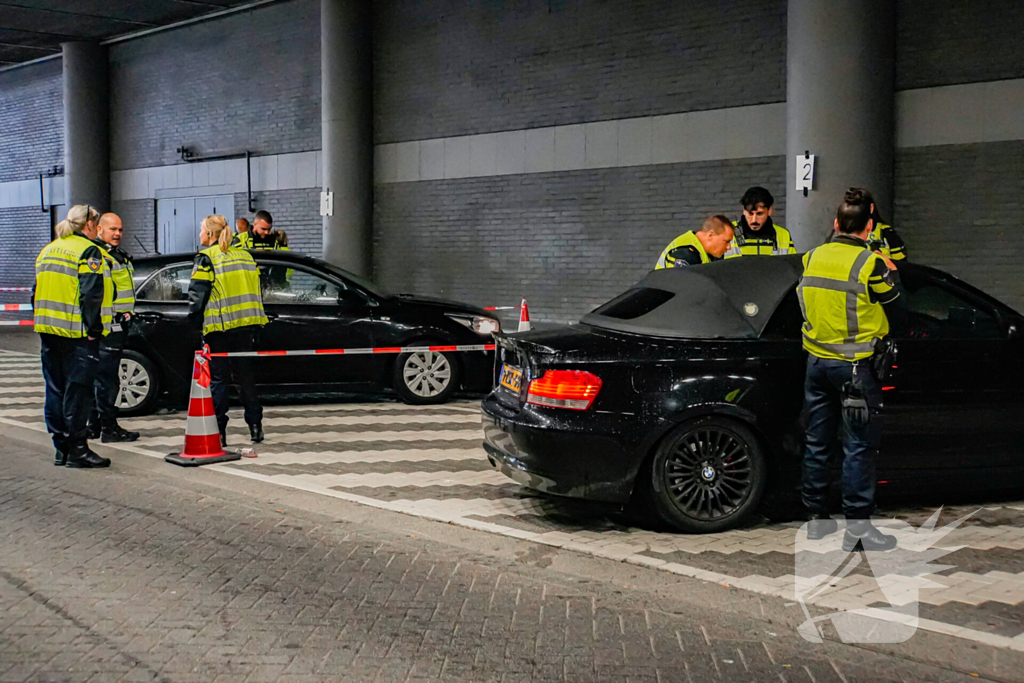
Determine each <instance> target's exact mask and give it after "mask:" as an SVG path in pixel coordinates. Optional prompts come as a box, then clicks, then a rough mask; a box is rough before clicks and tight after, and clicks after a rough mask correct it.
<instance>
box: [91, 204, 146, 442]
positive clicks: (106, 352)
mask: <svg viewBox="0 0 1024 683" xmlns="http://www.w3.org/2000/svg"><path fill="white" fill-rule="evenodd" d="M122 232H123V228H122V225H121V218H120V217H119V216H118V215H117V214H114V213H105V214H103V215H102V216H100V223H99V228H98V230H97V235H96V238H97V239H96V244H97V246H99V247H100V249H102V250H103V252H104V254H105V255H106V256H107V257H108V263H109V264H110V278H111V280H112V281H113V284H114V320H113V324H112V325H111V329H110V334H109V335H108V336H106V337H105V338H104V339H103V340H101V341H100V364H99V369H98V370H97V372H96V400H95V402H94V403H93V407H92V412H91V413H90V415H89V438H90V439H102V440H103V443H111V442H123V441H135V440H136V439H138V438H139V433H138V432H130V431H128V430H127V429H122V428H121V425H119V424H117V412H118V408H117V404H118V398H119V396H120V393H121V382H120V374H121V354H122V353H123V352H124V342H125V339H127V337H128V327H129V325H131V318H132V313H133V312H134V311H135V284H134V283H133V282H132V277H133V276H134V275H135V268H134V267H133V266H132V258H131V256H129V255H128V253H127V252H126V251H124V250H123V249H121V247H120V245H121V235H122Z"/></svg>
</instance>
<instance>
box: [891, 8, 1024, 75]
mask: <svg viewBox="0 0 1024 683" xmlns="http://www.w3.org/2000/svg"><path fill="white" fill-rule="evenodd" d="M1021 35H1024V2H1021V0H985V1H984V2H978V1H976V0H928V1H927V2H922V0H899V4H898V5H897V28H896V89H897V90H908V89H910V88H926V87H930V86H937V85H953V84H956V83H975V82H978V81H995V80H1000V79H1004V78H1024V46H1022V43H1021V40H1020V36H1021Z"/></svg>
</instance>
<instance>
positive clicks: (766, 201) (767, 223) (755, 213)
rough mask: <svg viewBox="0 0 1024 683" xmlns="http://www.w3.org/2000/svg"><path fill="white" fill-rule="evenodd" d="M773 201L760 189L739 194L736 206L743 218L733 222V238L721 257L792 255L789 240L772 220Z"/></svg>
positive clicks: (783, 229) (770, 196)
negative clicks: (734, 232) (734, 231)
mask: <svg viewBox="0 0 1024 683" xmlns="http://www.w3.org/2000/svg"><path fill="white" fill-rule="evenodd" d="M774 203H775V198H774V197H772V193H771V192H769V191H768V190H766V189H764V188H763V187H752V188H750V189H749V190H747V191H746V192H744V193H743V198H742V199H740V204H741V205H742V206H743V217H742V218H740V220H738V221H736V222H735V223H733V225H734V226H736V238H735V239H734V240H733V242H732V248H731V249H729V251H727V252H726V254H725V258H735V257H737V256H779V255H784V254H795V253H796V245H794V244H793V238H792V237H791V236H790V234H789V230H786V229H785V228H784V227H782V226H781V225H778V224H776V223H775V222H773V221H772V205H773V204H774Z"/></svg>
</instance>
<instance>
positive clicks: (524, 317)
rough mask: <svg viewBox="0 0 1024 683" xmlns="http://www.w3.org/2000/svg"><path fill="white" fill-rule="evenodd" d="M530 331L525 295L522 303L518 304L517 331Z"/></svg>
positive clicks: (528, 310)
mask: <svg viewBox="0 0 1024 683" xmlns="http://www.w3.org/2000/svg"><path fill="white" fill-rule="evenodd" d="M529 331H530V308H529V307H528V306H527V305H526V297H525V296H524V297H523V303H522V305H520V306H519V329H518V330H517V332H529Z"/></svg>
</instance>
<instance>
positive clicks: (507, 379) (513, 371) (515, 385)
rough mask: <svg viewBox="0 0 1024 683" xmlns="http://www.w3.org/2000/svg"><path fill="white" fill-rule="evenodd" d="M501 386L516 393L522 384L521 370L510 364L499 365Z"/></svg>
mask: <svg viewBox="0 0 1024 683" xmlns="http://www.w3.org/2000/svg"><path fill="white" fill-rule="evenodd" d="M501 386H503V387H505V388H506V389H511V390H512V392H513V393H516V394H518V393H519V390H520V388H522V386H523V371H522V370H519V369H517V368H514V367H512V366H511V365H503V366H502V367H501Z"/></svg>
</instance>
